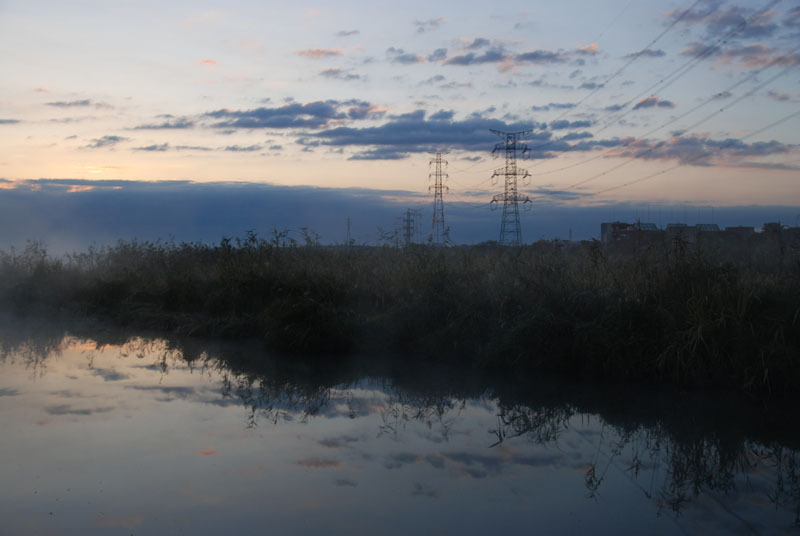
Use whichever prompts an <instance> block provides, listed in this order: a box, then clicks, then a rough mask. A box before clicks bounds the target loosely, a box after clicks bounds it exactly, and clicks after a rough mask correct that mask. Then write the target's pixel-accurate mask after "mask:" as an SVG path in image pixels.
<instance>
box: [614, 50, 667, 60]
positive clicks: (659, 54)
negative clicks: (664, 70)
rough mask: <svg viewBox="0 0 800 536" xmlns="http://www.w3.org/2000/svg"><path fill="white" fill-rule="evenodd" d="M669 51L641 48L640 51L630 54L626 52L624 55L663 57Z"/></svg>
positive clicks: (626, 56)
mask: <svg viewBox="0 0 800 536" xmlns="http://www.w3.org/2000/svg"><path fill="white" fill-rule="evenodd" d="M666 55H667V53H666V52H664V51H663V50H652V49H649V48H645V49H644V50H640V51H639V52H631V53H630V54H626V55H625V56H623V57H624V58H661V57H664V56H666Z"/></svg>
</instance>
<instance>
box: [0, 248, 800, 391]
mask: <svg viewBox="0 0 800 536" xmlns="http://www.w3.org/2000/svg"><path fill="white" fill-rule="evenodd" d="M0 307H2V308H4V309H6V310H9V311H13V312H15V313H17V314H28V315H30V314H35V313H41V312H60V313H66V314H69V315H80V316H89V317H99V318H103V319H107V320H110V321H113V322H115V323H118V324H123V325H128V326H135V327H139V328H146V329H159V330H166V331H171V332H175V333H179V334H185V335H213V336H221V337H237V338H244V337H256V338H260V339H262V340H263V341H264V342H265V343H266V345H267V347H268V348H269V349H270V350H271V351H272V352H274V353H277V354H285V355H289V356H303V357H306V358H308V357H311V358H314V359H325V360H335V359H337V356H341V355H351V354H354V353H381V354H391V355H394V356H396V357H398V358H399V359H400V360H401V362H403V363H407V364H408V365H409V366H421V365H424V364H425V363H426V362H428V363H429V362H431V361H433V360H435V361H443V362H450V363H453V364H456V365H462V366H470V367H479V368H481V369H486V370H492V371H493V372H498V371H501V372H509V373H512V374H523V375H535V374H536V373H537V371H543V370H547V371H558V372H562V373H565V374H569V375H580V376H583V377H589V378H595V377H596V378H598V379H602V378H613V379H626V380H636V381H652V382H661V383H672V384H678V385H692V386H725V387H733V388H736V389H743V390H746V391H748V392H752V393H757V394H759V395H765V394H788V393H792V392H793V391H794V390H795V389H796V387H797V386H798V385H800V383H798V380H800V252H798V251H795V250H792V249H791V248H789V249H786V248H780V249H778V248H769V247H766V246H764V247H761V248H760V249H758V248H757V249H747V250H737V251H733V250H730V249H720V248H717V249H711V248H704V247H703V245H702V244H687V243H684V242H677V243H672V244H668V245H657V246H650V247H647V248H642V249H640V250H638V251H634V252H617V253H615V252H609V251H607V250H605V249H604V248H603V247H601V245H600V244H599V243H597V242H591V243H583V244H580V245H577V244H566V243H562V242H540V243H537V244H534V245H531V246H525V247H520V248H508V247H499V246H496V245H491V244H487V245H477V246H463V247H452V248H432V247H427V246H411V247H406V248H394V247H349V248H348V247H343V246H342V247H327V246H319V245H316V244H315V242H314V240H313V235H307V240H306V243H305V244H298V243H296V242H294V241H289V240H288V239H287V235H286V233H280V232H274V233H273V234H272V235H271V236H270V237H267V238H261V237H259V236H257V235H256V234H254V233H249V234H248V235H247V236H245V237H243V238H237V239H232V240H231V239H223V240H221V241H220V243H219V244H214V245H208V244H201V243H162V242H155V243H154V242H138V241H130V242H119V243H117V244H116V245H114V246H110V247H102V248H90V249H89V250H88V251H85V252H80V253H74V254H71V255H66V256H64V257H58V258H54V257H51V256H48V255H47V253H46V251H45V250H44V249H43V248H42V247H41V245H39V244H36V243H29V244H28V247H27V248H25V250H24V251H21V252H18V251H13V250H12V251H10V252H0Z"/></svg>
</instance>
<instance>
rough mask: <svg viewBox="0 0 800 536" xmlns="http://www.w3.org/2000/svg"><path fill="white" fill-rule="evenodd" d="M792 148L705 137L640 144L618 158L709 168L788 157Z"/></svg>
mask: <svg viewBox="0 0 800 536" xmlns="http://www.w3.org/2000/svg"><path fill="white" fill-rule="evenodd" d="M791 149H792V146H789V145H785V144H783V143H780V142H778V141H775V140H773V141H769V142H754V143H746V142H743V141H741V140H737V139H726V140H713V139H709V138H707V137H703V136H697V135H695V136H675V137H673V138H672V139H670V140H668V141H662V142H654V141H652V140H636V141H634V142H633V143H628V144H626V146H625V147H620V148H619V149H618V150H617V151H615V155H616V156H622V157H633V158H642V159H645V160H677V161H678V162H680V163H681V164H691V165H696V166H697V165H699V166H707V165H710V164H711V163H712V161H714V160H715V159H724V158H731V157H733V158H742V157H752V156H772V155H778V154H786V153H788V152H789V151H790V150H791Z"/></svg>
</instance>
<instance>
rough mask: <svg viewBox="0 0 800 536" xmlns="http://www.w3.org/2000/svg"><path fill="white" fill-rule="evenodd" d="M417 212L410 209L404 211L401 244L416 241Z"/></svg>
mask: <svg viewBox="0 0 800 536" xmlns="http://www.w3.org/2000/svg"><path fill="white" fill-rule="evenodd" d="M419 219H420V212H419V210H414V209H411V208H408V209H406V211H405V212H404V213H403V218H402V230H403V243H404V244H405V245H409V244H413V243H415V242H416V241H417V237H418V235H419Z"/></svg>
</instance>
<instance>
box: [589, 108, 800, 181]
mask: <svg viewBox="0 0 800 536" xmlns="http://www.w3.org/2000/svg"><path fill="white" fill-rule="evenodd" d="M798 115H800V110H798V111H796V112H794V113H793V114H790V115H787V116H786V117H782V118H781V119H779V120H777V121H774V122H772V123H770V124H769V125H767V126H765V127H762V128H760V129H759V130H756V131H755V132H751V133H750V134H748V135H747V136H743V137H741V138H739V139H737V140H728V141H727V142H726V143H727V145H728V146H730V145H731V144H733V143H734V142H737V141H744V140H746V139H748V138H751V137H753V136H756V135H758V134H761V133H762V132H764V131H766V130H769V129H771V128H774V127H776V126H778V125H780V124H781V123H785V122H786V121H788V120H790V119H793V118H795V117H797V116H798ZM723 149H725V147H720V148H719V150H720V151H722V150H723ZM706 156H708V155H706V154H701V155H697V156H695V157H693V158H690V159H687V160H686V161H684V162H679V163H678V164H676V165H674V166H672V167H670V168H667V169H663V170H661V171H658V172H656V173H651V174H650V175H645V176H644V177H640V178H638V179H636V180H632V181H628V182H626V183H623V184H618V185H617V186H612V187H610V188H605V189H603V190H598V191H596V192H592V195H599V194H604V193H606V192H613V191H614V190H619V189H620V188H624V187H626V186H631V185H633V184H638V183H640V182H644V181H646V180H649V179H652V178H654V177H657V176H659V175H663V174H665V173H668V172H670V171H672V170H675V169H677V168H679V167H681V166H684V165H686V164H691V163H692V162H695V161H697V160H700V159H701V158H704V157H706Z"/></svg>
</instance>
